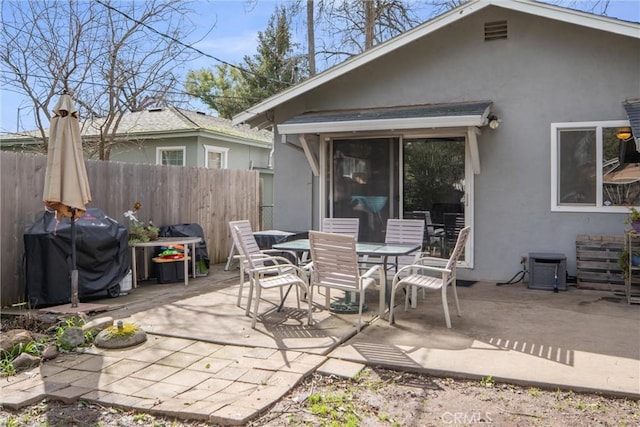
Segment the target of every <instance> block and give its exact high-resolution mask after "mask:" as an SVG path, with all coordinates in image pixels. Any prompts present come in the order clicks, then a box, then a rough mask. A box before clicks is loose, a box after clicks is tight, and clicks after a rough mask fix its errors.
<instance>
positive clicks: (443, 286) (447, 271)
mask: <svg viewBox="0 0 640 427" xmlns="http://www.w3.org/2000/svg"><path fill="white" fill-rule="evenodd" d="M470 231H471V227H466V228H463V229H462V230H461V231H460V233H459V234H458V240H457V241H456V246H455V248H454V249H453V252H452V253H451V257H450V258H449V259H448V260H447V264H446V265H445V267H444V268H442V267H434V266H429V265H425V264H424V263H426V262H429V261H433V260H439V258H431V257H423V258H420V259H419V260H417V261H416V262H415V263H414V264H411V265H407V266H405V267H403V268H401V269H399V270H398V272H397V273H396V275H395V276H394V277H393V283H392V286H391V304H390V306H389V324H393V323H394V321H395V319H394V317H393V314H394V313H393V311H394V310H393V309H394V300H395V294H396V291H397V290H398V289H399V288H402V287H404V288H406V287H408V286H413V287H416V288H421V289H425V290H431V291H437V290H440V291H441V293H442V306H443V308H444V318H445V322H446V324H447V328H451V319H450V318H449V307H448V305H447V287H449V286H451V288H452V289H453V298H454V300H455V302H456V309H457V311H458V316H461V313H460V303H459V302H458V292H457V291H456V264H457V262H458V259H459V258H460V255H461V254H462V252H463V250H464V246H465V244H466V243H467V239H468V237H469V232H470ZM407 272H408V275H407V276H405V275H404V274H405V273H407ZM429 273H431V274H437V276H430V275H428V274H429ZM408 307H409V292H405V302H404V309H405V311H406V310H407V309H408Z"/></svg>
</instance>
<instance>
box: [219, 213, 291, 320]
mask: <svg viewBox="0 0 640 427" xmlns="http://www.w3.org/2000/svg"><path fill="white" fill-rule="evenodd" d="M235 228H237V229H238V232H237V233H236V232H235ZM229 229H230V231H231V237H232V238H233V244H234V245H235V247H236V249H237V250H238V252H239V255H236V257H237V258H239V260H240V262H239V264H240V289H239V291H238V301H237V302H236V305H237V306H238V307H240V306H241V302H242V290H243V287H244V281H245V273H247V274H248V273H249V271H248V270H247V265H248V261H247V258H248V257H249V256H251V257H253V259H252V262H253V264H254V265H256V266H258V267H264V266H265V264H264V262H265V261H269V264H274V263H275V260H273V259H271V260H270V258H273V257H274V256H277V255H279V254H282V251H278V250H275V249H263V250H261V249H260V247H259V246H258V242H257V241H256V238H255V236H254V235H253V230H252V228H251V223H250V222H249V221H248V220H240V221H229ZM241 241H244V248H245V249H244V250H243V249H241V248H242V245H241ZM293 256H295V254H293ZM289 264H291V262H289ZM296 291H297V288H296ZM250 306H251V293H249V301H247V315H248V314H249V308H250Z"/></svg>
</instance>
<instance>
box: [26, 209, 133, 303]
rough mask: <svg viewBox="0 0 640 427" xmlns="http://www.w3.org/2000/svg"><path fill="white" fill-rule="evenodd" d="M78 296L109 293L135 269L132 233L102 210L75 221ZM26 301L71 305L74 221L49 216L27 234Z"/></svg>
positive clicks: (88, 213) (44, 216)
mask: <svg viewBox="0 0 640 427" xmlns="http://www.w3.org/2000/svg"><path fill="white" fill-rule="evenodd" d="M75 228H76V264H77V269H78V296H79V298H80V299H83V298H85V297H87V296H89V295H92V294H96V293H98V292H106V291H107V290H108V289H109V288H111V287H113V286H115V285H117V284H118V283H120V282H121V281H122V279H124V277H125V276H126V275H127V273H128V272H129V269H130V268H131V253H130V251H129V245H128V236H127V228H126V227H125V226H124V225H121V224H119V223H118V222H117V221H115V220H114V219H112V218H110V217H108V216H107V215H105V214H104V212H102V211H101V210H100V209H97V208H89V209H87V211H86V212H85V214H84V215H83V216H82V218H80V219H78V220H77V221H76V225H75ZM24 247H25V269H26V271H25V273H26V285H27V286H26V292H27V295H26V296H27V301H29V303H30V304H31V305H32V306H36V307H37V306H45V305H56V304H65V303H69V302H71V268H72V266H71V220H70V219H69V218H62V219H60V220H59V221H58V220H56V217H55V213H53V212H47V211H44V212H43V213H42V214H41V215H40V217H38V218H37V219H36V221H35V222H34V223H33V225H31V227H29V228H28V229H27V231H25V233H24Z"/></svg>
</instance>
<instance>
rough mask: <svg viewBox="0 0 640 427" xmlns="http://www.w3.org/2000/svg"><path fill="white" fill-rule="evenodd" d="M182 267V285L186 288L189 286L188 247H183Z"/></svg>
mask: <svg viewBox="0 0 640 427" xmlns="http://www.w3.org/2000/svg"><path fill="white" fill-rule="evenodd" d="M182 258H183V260H182V262H183V264H182V265H183V267H184V285H185V286H187V285H188V284H189V245H184V255H183V257H182Z"/></svg>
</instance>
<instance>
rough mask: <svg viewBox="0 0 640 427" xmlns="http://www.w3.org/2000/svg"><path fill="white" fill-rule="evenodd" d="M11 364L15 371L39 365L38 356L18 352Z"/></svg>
mask: <svg viewBox="0 0 640 427" xmlns="http://www.w3.org/2000/svg"><path fill="white" fill-rule="evenodd" d="M12 365H13V367H14V368H15V370H16V371H19V370H21V369H29V368H33V367H36V366H38V365H40V358H39V357H35V356H32V355H30V354H29V353H20V355H19V356H18V357H16V358H15V359H13V362H12Z"/></svg>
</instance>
